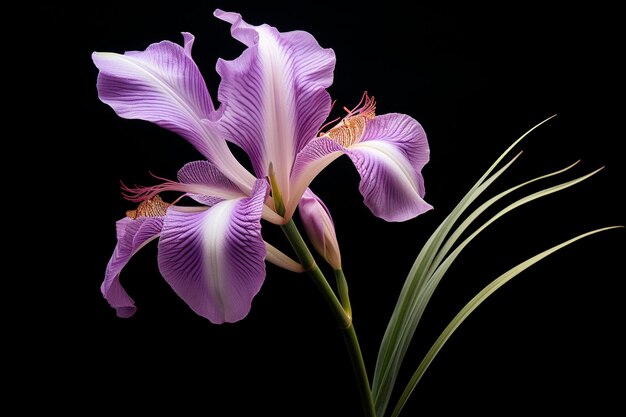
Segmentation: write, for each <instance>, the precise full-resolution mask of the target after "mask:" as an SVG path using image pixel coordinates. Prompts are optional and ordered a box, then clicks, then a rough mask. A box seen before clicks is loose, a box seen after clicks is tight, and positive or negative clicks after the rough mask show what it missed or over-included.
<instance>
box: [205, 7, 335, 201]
mask: <svg viewBox="0 0 626 417" xmlns="http://www.w3.org/2000/svg"><path fill="white" fill-rule="evenodd" d="M215 16H217V17H218V18H220V19H222V20H224V21H226V22H229V23H231V25H232V26H231V33H232V35H233V36H234V37H235V38H236V39H238V40H240V41H241V42H243V43H244V44H245V45H246V46H248V49H246V50H245V51H244V52H243V53H242V54H241V56H240V57H239V58H237V59H235V60H232V61H225V60H219V61H218V63H217V71H218V73H219V74H220V76H221V77H222V82H221V84H220V88H219V91H218V98H219V101H220V102H221V103H223V105H224V113H223V116H222V118H221V119H220V124H221V126H222V128H223V129H224V134H225V135H226V136H227V138H228V139H229V140H231V141H233V142H234V143H236V144H238V145H239V146H241V147H242V148H243V149H244V150H245V151H246V152H247V153H248V155H249V156H250V159H251V161H252V164H253V167H254V170H255V172H256V174H257V177H259V178H261V177H265V176H266V175H267V173H268V172H267V170H268V167H269V163H270V162H272V163H273V165H274V170H275V172H276V176H277V180H278V184H279V186H280V188H281V192H282V194H283V196H285V197H287V196H288V195H289V174H290V172H291V168H292V164H293V161H294V158H295V156H296V154H297V153H298V152H299V151H300V150H301V149H302V148H303V147H304V146H305V145H306V144H307V143H308V142H309V141H310V140H312V139H313V138H314V137H315V136H316V134H317V131H318V129H319V128H320V126H321V125H322V123H323V122H324V120H325V119H326V118H327V116H328V114H329V112H330V107H331V105H330V104H331V103H330V96H329V95H328V93H327V92H326V90H325V89H326V88H327V87H329V86H330V85H331V84H332V79H333V70H334V66H335V54H334V52H333V51H332V50H331V49H323V48H321V47H320V45H319V44H318V43H317V41H316V40H315V38H313V36H311V35H310V34H309V33H307V32H302V31H293V32H286V33H281V32H279V31H278V30H276V29H275V28H273V27H271V26H268V25H261V26H252V25H249V24H247V23H245V22H244V21H243V20H242V19H241V16H240V15H239V14H237V13H228V12H223V11H221V10H217V11H216V12H215Z"/></svg>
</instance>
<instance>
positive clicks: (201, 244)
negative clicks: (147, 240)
mask: <svg viewBox="0 0 626 417" xmlns="http://www.w3.org/2000/svg"><path fill="white" fill-rule="evenodd" d="M267 192H268V186H267V182H266V181H265V180H258V181H257V182H256V184H255V186H254V189H253V193H252V196H251V197H248V198H239V199H236V200H225V201H222V202H219V203H218V204H216V205H214V206H213V207H211V208H209V209H208V210H206V211H203V212H196V213H188V212H180V211H177V210H176V209H175V208H170V209H169V210H168V213H167V215H166V217H165V221H164V224H163V231H162V233H161V239H160V240H159V269H160V271H161V274H162V275H163V277H164V278H165V280H166V281H167V282H168V283H169V284H170V286H171V287H172V288H173V289H174V291H175V292H176V293H177V294H178V295H179V296H180V297H181V298H182V299H183V300H184V301H185V302H186V303H187V304H188V305H189V307H191V309H192V310H193V311H195V312H196V313H197V314H199V315H200V316H202V317H205V318H207V319H209V320H210V321H211V322H213V323H224V322H235V321H238V320H241V319H242V318H244V317H245V316H246V315H247V314H248V312H249V311H250V307H251V303H252V298H253V297H254V296H255V295H256V294H257V292H258V291H259V289H260V288H261V285H262V284H263V281H264V279H265V262H264V259H265V255H266V249H265V242H264V241H263V238H262V237H261V223H260V220H261V211H262V207H263V201H264V200H265V197H266V196H267Z"/></svg>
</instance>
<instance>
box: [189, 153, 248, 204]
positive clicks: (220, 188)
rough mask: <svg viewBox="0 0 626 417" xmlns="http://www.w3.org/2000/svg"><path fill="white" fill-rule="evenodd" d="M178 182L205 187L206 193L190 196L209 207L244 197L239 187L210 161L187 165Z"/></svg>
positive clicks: (194, 162) (191, 194)
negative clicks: (223, 201) (226, 200)
mask: <svg viewBox="0 0 626 417" xmlns="http://www.w3.org/2000/svg"><path fill="white" fill-rule="evenodd" d="M178 181H180V182H181V183H183V184H186V185H191V186H193V185H201V186H205V187H206V191H205V192H203V193H200V194H198V193H196V194H193V193H190V194H189V196H190V197H191V198H193V199H194V200H196V201H198V202H199V203H202V204H206V205H207V206H209V207H211V206H214V205H215V204H217V203H219V202H220V201H222V200H225V199H233V198H239V197H244V195H243V193H242V192H241V190H240V189H239V187H237V185H236V184H235V183H233V182H232V181H230V180H229V179H228V178H226V176H225V175H224V174H223V173H222V172H221V171H220V170H219V168H218V167H217V166H215V164H212V163H211V162H209V161H193V162H189V163H187V164H185V165H184V166H183V167H182V168H181V169H180V170H179V171H178ZM198 189H199V190H201V189H200V188H198Z"/></svg>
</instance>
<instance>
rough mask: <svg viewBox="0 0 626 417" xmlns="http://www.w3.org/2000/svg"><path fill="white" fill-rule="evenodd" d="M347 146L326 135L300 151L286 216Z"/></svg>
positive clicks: (292, 179)
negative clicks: (312, 182)
mask: <svg viewBox="0 0 626 417" xmlns="http://www.w3.org/2000/svg"><path fill="white" fill-rule="evenodd" d="M344 152H345V148H344V147H343V146H341V145H339V144H338V143H337V142H334V141H332V140H330V139H328V138H325V137H319V138H317V139H315V140H313V141H311V142H309V143H308V144H307V145H306V146H305V147H304V149H302V151H300V152H299V153H298V156H297V157H296V161H295V163H294V166H293V171H292V174H291V194H290V195H289V199H288V200H287V201H285V218H286V219H289V218H291V216H292V215H293V213H294V211H295V210H296V207H297V206H298V203H299V202H300V197H301V196H302V194H303V193H304V192H305V190H306V189H307V187H308V186H309V184H311V181H313V179H314V178H315V177H316V176H317V174H319V173H320V172H321V171H322V170H323V169H324V168H326V167H327V166H328V165H329V164H330V163H331V162H333V161H334V160H335V159H337V158H338V157H340V156H341V155H343V154H344Z"/></svg>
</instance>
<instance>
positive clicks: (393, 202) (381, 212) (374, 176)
mask: <svg viewBox="0 0 626 417" xmlns="http://www.w3.org/2000/svg"><path fill="white" fill-rule="evenodd" d="M429 153H430V150H429V147H428V142H427V140H426V134H425V133H424V130H423V129H422V126H421V125H420V124H419V123H418V122H417V121H416V120H415V119H413V118H411V117H409V116H407V115H404V114H397V113H392V114H385V115H382V116H377V117H376V118H375V119H373V120H371V121H370V122H368V124H367V127H366V129H365V132H364V133H363V136H362V137H361V139H360V141H359V142H358V143H356V144H354V145H352V146H350V147H349V148H348V150H347V154H348V156H350V158H351V159H352V161H353V162H354V165H355V166H356V168H357V170H358V171H359V174H360V175H361V182H360V184H359V190H360V191H361V194H362V195H363V197H364V199H365V205H367V207H369V209H370V210H371V211H372V213H374V215H376V216H378V217H380V218H382V219H384V220H387V221H405V220H408V219H412V218H413V217H416V216H418V215H420V214H422V213H424V212H426V211H428V210H430V209H432V206H431V205H430V204H428V203H426V202H425V201H424V199H423V198H424V194H425V190H424V178H423V177H422V173H421V171H422V168H423V167H424V165H426V163H427V162H428V158H429Z"/></svg>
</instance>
